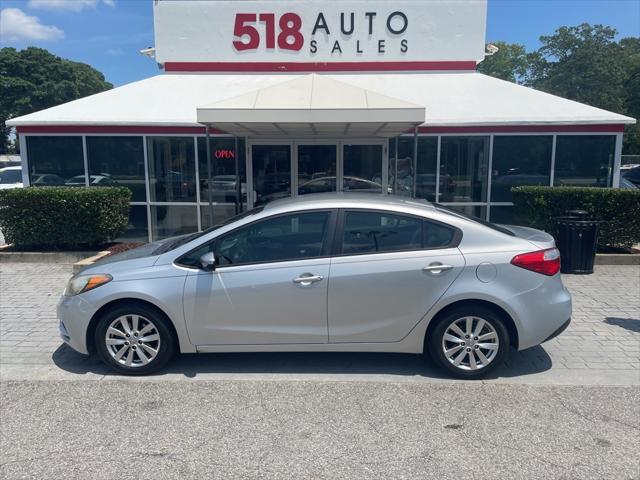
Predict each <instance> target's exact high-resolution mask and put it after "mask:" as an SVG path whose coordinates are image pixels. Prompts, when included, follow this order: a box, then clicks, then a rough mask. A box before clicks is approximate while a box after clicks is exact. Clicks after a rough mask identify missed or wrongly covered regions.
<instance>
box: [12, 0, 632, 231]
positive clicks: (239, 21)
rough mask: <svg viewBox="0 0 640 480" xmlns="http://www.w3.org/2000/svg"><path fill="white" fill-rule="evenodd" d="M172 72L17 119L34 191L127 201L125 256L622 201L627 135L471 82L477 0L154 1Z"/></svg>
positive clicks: (585, 115)
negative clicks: (570, 189)
mask: <svg viewBox="0 0 640 480" xmlns="http://www.w3.org/2000/svg"><path fill="white" fill-rule="evenodd" d="M153 9H154V27H155V49H150V50H149V51H148V52H147V53H149V54H150V55H153V56H154V59H155V61H156V62H157V63H158V65H159V66H160V67H161V68H162V70H163V72H162V73H161V74H159V75H157V76H155V77H152V78H148V79H145V80H142V81H138V82H134V83H131V84H128V85H124V86H121V87H118V88H115V89H113V90H109V91H106V92H103V93H99V94H97V95H93V96H90V97H86V98H83V99H80V100H76V101H73V102H69V103H66V104H63V105H59V106H57V107H53V108H49V109H47V110H43V111H40V112H36V113H32V114H30V115H25V116H23V117H19V118H15V119H12V120H11V121H9V122H8V124H9V125H11V126H15V127H16V128H17V131H18V132H19V137H20V151H21V159H22V165H23V176H24V183H25V184H30V185H64V184H67V185H87V186H95V187H99V186H103V185H121V186H126V187H128V188H130V189H131V190H132V201H131V220H130V225H129V228H128V229H127V231H126V232H125V233H124V235H123V239H136V240H147V239H149V240H154V239H159V238H164V237H167V236H171V235H176V234H181V233H187V232H192V231H196V230H199V229H203V228H206V227H208V226H210V225H212V224H215V223H218V222H220V221H222V220H224V219H226V218H228V217H230V216H232V215H234V214H236V213H237V212H239V211H243V210H246V209H250V208H252V207H254V206H257V205H260V204H263V203H265V202H268V201H270V200H273V199H276V198H283V197H289V196H293V197H296V196H301V195H306V194H309V193H315V192H336V191H344V192H353V191H367V192H375V193H377V194H380V195H389V194H395V195H403V196H410V197H417V198H424V199H427V200H430V201H438V202H441V203H443V204H446V205H449V206H451V207H453V208H455V209H459V210H460V211H463V212H466V213H469V214H473V215H476V216H479V217H482V218H485V219H489V220H491V221H495V222H500V223H508V222H510V221H513V212H512V211H513V206H512V202H511V201H512V198H511V192H510V189H511V187H513V186H516V185H580V186H614V187H615V186H617V185H618V182H619V169H620V158H621V148H622V135H623V129H624V126H625V125H626V124H630V123H634V122H635V121H634V119H632V118H629V117H625V116H623V115H618V114H616V113H612V112H608V111H605V110H601V109H598V108H594V107H591V106H588V105H584V104H581V103H577V102H574V101H571V100H567V99H564V98H560V97H557V96H554V95H550V94H547V93H544V92H540V91H536V90H533V89H531V88H527V87H523V86H519V85H516V84H513V83H509V82H505V81H502V80H499V79H496V78H492V77H489V76H486V75H482V74H480V73H477V72H476V66H477V64H478V63H479V62H481V61H482V60H483V59H484V58H485V55H486V54H485V44H486V38H485V33H486V14H487V5H486V1H485V0H457V1H451V0H432V1H415V0H397V1H394V2H387V1H379V0H372V1H362V0H348V1H335V0H326V1H316V0H310V1H291V2H287V1H251V0H247V1H227V0H212V1H207V2H203V1H196V0H155V1H154V2H153Z"/></svg>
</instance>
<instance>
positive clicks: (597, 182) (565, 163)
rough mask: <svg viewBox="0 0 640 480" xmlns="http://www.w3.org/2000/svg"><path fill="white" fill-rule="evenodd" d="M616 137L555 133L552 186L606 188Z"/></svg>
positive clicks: (609, 182)
mask: <svg viewBox="0 0 640 480" xmlns="http://www.w3.org/2000/svg"><path fill="white" fill-rule="evenodd" d="M615 146H616V137H615V136H613V135H558V137H557V139H556V162H555V173H554V180H553V184H554V185H572V186H580V187H610V186H611V183H612V178H613V157H614V152H615Z"/></svg>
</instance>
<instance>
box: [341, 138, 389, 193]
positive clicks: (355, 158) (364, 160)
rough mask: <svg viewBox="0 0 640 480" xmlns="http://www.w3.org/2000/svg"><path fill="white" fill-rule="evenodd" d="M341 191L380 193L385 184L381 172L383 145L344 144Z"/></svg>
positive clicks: (385, 181) (382, 172) (382, 171)
mask: <svg viewBox="0 0 640 480" xmlns="http://www.w3.org/2000/svg"><path fill="white" fill-rule="evenodd" d="M342 156H343V160H342V164H343V180H342V190H343V191H345V192H352V191H359V192H371V193H382V191H383V185H386V184H387V179H386V178H385V177H386V176H385V175H384V174H385V173H386V172H385V171H384V170H383V163H384V161H383V145H382V144H381V143H380V144H355V143H346V142H345V143H344V144H343V147H342Z"/></svg>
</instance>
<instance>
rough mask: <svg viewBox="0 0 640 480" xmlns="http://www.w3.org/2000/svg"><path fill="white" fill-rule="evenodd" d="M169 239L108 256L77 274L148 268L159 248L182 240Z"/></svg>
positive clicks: (154, 259)
mask: <svg viewBox="0 0 640 480" xmlns="http://www.w3.org/2000/svg"><path fill="white" fill-rule="evenodd" d="M183 236H187V235H181V236H179V237H170V238H165V239H163V240H158V241H155V242H151V243H146V244H144V245H141V246H139V247H137V248H132V249H131V250H126V251H124V252H120V253H116V254H114V255H109V256H108V257H105V258H103V259H102V260H98V261H97V262H96V263H94V264H93V265H90V266H88V267H86V268H83V269H82V270H81V271H80V272H78V273H113V272H116V271H120V270H128V269H134V268H141V267H150V266H152V265H153V264H154V263H155V261H156V260H157V258H158V256H159V253H155V252H156V251H157V250H158V249H159V247H161V246H162V245H165V244H167V243H170V242H173V241H175V240H176V239H179V238H182V237H183Z"/></svg>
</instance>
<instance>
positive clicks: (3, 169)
mask: <svg viewBox="0 0 640 480" xmlns="http://www.w3.org/2000/svg"><path fill="white" fill-rule="evenodd" d="M7 170H22V167H1V168H0V172H6V171H7Z"/></svg>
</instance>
